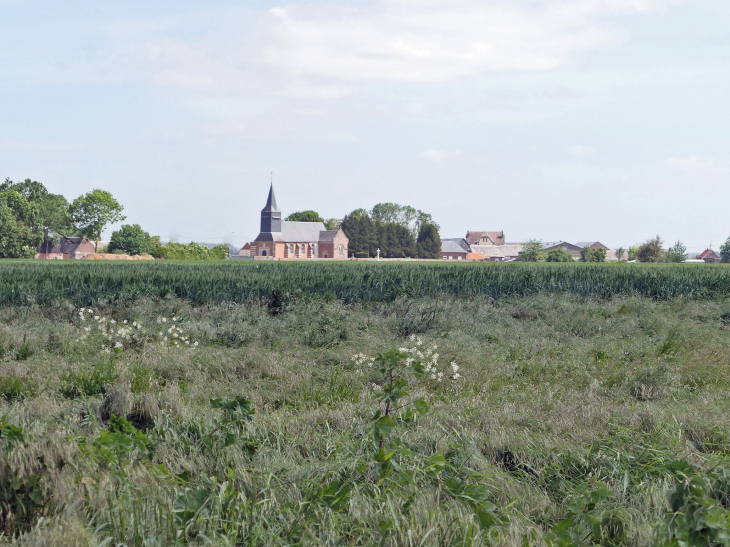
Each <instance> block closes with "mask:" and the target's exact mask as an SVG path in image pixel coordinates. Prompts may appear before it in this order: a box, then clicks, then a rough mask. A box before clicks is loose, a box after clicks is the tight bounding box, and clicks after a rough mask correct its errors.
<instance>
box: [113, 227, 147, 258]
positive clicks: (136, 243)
mask: <svg viewBox="0 0 730 547" xmlns="http://www.w3.org/2000/svg"><path fill="white" fill-rule="evenodd" d="M153 250H154V246H153V245H152V238H151V237H150V234H148V233H147V232H145V231H144V230H143V229H142V227H141V226H140V225H139V224H131V225H130V224H125V225H123V226H122V227H121V229H119V230H117V231H116V232H113V233H112V238H111V241H110V242H109V245H108V246H107V248H106V251H107V252H108V253H114V254H122V253H127V254H130V255H141V254H150V253H151V252H152V251H153Z"/></svg>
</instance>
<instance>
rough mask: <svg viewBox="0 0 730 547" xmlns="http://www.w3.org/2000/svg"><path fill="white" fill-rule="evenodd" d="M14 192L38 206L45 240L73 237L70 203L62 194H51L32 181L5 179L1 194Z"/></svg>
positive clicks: (0, 190)
mask: <svg viewBox="0 0 730 547" xmlns="http://www.w3.org/2000/svg"><path fill="white" fill-rule="evenodd" d="M6 190H12V191H14V192H17V193H18V194H20V195H22V196H24V197H25V198H26V199H27V200H28V201H29V202H30V203H34V204H35V205H37V206H38V213H39V216H38V222H39V226H40V227H41V228H42V229H43V236H44V238H45V239H51V240H55V239H57V237H58V235H59V234H63V235H73V234H74V233H75V229H74V226H73V224H72V223H71V218H70V216H69V214H68V201H67V200H66V198H65V197H63V196H62V195H60V194H51V193H50V192H49V191H48V190H47V189H46V187H45V186H44V185H43V184H42V183H40V182H38V181H34V180H31V179H25V180H24V181H22V182H13V181H12V180H10V179H9V178H8V179H5V182H3V183H2V184H0V192H3V191H6Z"/></svg>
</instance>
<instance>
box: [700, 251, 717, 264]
mask: <svg viewBox="0 0 730 547" xmlns="http://www.w3.org/2000/svg"><path fill="white" fill-rule="evenodd" d="M697 258H698V259H700V260H704V261H705V263H706V264H717V263H719V262H720V255H718V254H717V253H716V252H715V251H713V250H712V249H705V250H704V251H702V252H701V253H700V254H698V255H697Z"/></svg>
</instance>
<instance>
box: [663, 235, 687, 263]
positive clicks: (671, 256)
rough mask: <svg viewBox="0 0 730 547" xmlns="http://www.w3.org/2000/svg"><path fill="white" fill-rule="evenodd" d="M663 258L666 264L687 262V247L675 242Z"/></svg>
mask: <svg viewBox="0 0 730 547" xmlns="http://www.w3.org/2000/svg"><path fill="white" fill-rule="evenodd" d="M665 258H666V261H667V262H684V261H685V260H687V247H685V246H684V243H682V242H681V241H679V240H677V242H676V243H675V244H674V245H673V246H672V247H671V248H670V249H669V250H668V251H667V254H666V257H665Z"/></svg>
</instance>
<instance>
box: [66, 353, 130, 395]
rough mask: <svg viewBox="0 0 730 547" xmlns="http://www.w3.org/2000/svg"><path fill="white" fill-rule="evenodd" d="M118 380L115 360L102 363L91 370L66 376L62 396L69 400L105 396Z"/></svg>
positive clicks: (83, 370) (82, 370)
mask: <svg viewBox="0 0 730 547" xmlns="http://www.w3.org/2000/svg"><path fill="white" fill-rule="evenodd" d="M117 378H118V374H117V370H116V364H115V361H114V359H113V358H111V359H109V360H104V361H100V362H99V363H97V364H96V365H94V366H93V367H90V368H84V369H81V370H79V371H78V372H72V373H69V374H67V375H66V377H65V378H64V381H63V384H62V385H61V389H60V391H61V394H62V395H63V396H64V397H66V398H67V399H76V398H79V397H88V396H91V395H103V394H105V393H106V392H107V390H108V389H109V387H110V386H111V385H113V384H114V383H115V382H116V380H117Z"/></svg>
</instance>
